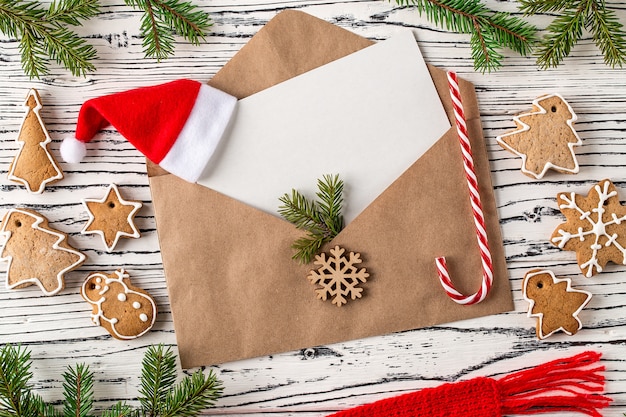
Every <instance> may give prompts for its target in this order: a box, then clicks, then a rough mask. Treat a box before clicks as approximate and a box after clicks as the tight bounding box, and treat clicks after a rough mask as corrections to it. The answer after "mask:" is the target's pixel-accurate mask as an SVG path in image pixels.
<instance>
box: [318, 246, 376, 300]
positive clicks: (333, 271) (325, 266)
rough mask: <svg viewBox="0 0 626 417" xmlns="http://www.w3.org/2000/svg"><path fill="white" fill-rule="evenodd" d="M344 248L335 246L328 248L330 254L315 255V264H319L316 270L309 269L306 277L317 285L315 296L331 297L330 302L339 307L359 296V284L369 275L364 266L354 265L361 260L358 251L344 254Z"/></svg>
mask: <svg viewBox="0 0 626 417" xmlns="http://www.w3.org/2000/svg"><path fill="white" fill-rule="evenodd" d="M345 251H346V250H345V249H343V248H341V247H339V246H335V247H334V248H333V249H331V250H330V256H328V257H326V254H325V253H322V254H321V255H316V256H315V262H314V264H315V265H319V268H318V269H317V270H313V271H311V273H310V274H309V276H308V277H307V278H308V279H309V281H311V283H312V284H317V285H319V288H317V289H316V290H315V292H316V293H317V298H318V299H321V300H324V301H326V300H327V299H328V298H329V297H333V299H332V301H331V302H332V303H333V304H335V305H336V306H337V307H341V306H342V305H343V304H346V303H347V302H348V298H347V297H350V298H351V299H352V300H356V299H357V298H361V295H362V292H363V288H360V287H359V284H361V283H364V282H366V280H367V278H368V277H369V276H370V275H369V274H368V273H367V271H366V269H365V268H361V269H358V268H357V267H356V266H355V265H358V264H360V263H361V262H362V260H361V255H360V254H359V253H354V252H350V254H349V255H348V256H347V257H346V256H344V253H345Z"/></svg>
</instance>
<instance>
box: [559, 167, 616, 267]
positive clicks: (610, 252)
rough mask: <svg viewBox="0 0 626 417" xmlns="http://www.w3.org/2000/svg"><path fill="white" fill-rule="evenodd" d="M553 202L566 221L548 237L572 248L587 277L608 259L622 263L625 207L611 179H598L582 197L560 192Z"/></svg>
mask: <svg viewBox="0 0 626 417" xmlns="http://www.w3.org/2000/svg"><path fill="white" fill-rule="evenodd" d="M557 203H558V205H559V209H560V210H561V212H562V213H563V214H564V215H565V218H566V219H567V221H566V222H565V223H562V224H561V225H559V226H558V227H557V228H556V229H555V230H554V233H552V237H551V238H550V241H551V242H552V243H553V244H554V245H556V246H558V247H559V248H561V249H564V250H571V251H575V252H576V259H577V261H578V266H579V267H580V270H581V271H582V272H583V274H585V276H586V277H587V278H590V277H592V276H593V275H596V274H597V273H599V272H602V269H603V268H604V267H605V266H606V264H607V263H608V262H609V261H611V262H614V263H616V264H621V265H626V221H624V220H626V207H624V206H622V205H621V204H620V202H619V197H618V195H617V191H616V189H615V186H614V185H613V183H612V182H611V181H609V180H606V179H605V180H602V181H600V182H599V183H598V184H596V185H595V186H594V187H593V188H592V189H591V191H589V194H588V195H587V196H586V197H583V196H581V195H578V194H575V193H573V192H572V193H561V194H559V195H557Z"/></svg>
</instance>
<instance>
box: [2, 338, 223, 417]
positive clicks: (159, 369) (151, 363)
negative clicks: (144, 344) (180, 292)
mask: <svg viewBox="0 0 626 417" xmlns="http://www.w3.org/2000/svg"><path fill="white" fill-rule="evenodd" d="M142 365H143V370H142V374H141V389H140V392H141V395H142V397H140V398H139V402H140V403H141V406H142V407H141V408H140V409H134V408H132V407H131V406H129V405H127V404H126V403H124V402H122V401H120V402H118V403H116V404H115V405H113V406H112V407H110V408H109V409H107V410H105V411H104V412H103V413H102V417H193V416H196V415H198V414H199V413H200V412H201V411H202V410H204V409H206V408H208V407H210V406H212V405H213V404H215V401H217V399H218V398H219V397H220V396H221V395H222V392H223V387H222V383H221V381H219V380H218V379H217V377H216V376H215V374H214V373H213V372H212V371H210V372H209V373H208V374H207V375H205V374H204V373H203V372H202V371H201V370H199V371H197V372H195V373H194V374H192V375H191V376H186V377H184V378H183V379H182V381H181V382H180V383H179V384H178V385H174V383H175V381H176V355H174V353H173V352H172V351H171V349H170V348H167V349H164V347H163V345H158V346H152V347H150V348H148V350H147V351H146V355H145V357H144V360H143V362H142ZM30 367H31V360H30V353H29V352H28V351H27V350H26V349H23V348H21V347H17V348H16V347H13V346H11V345H4V346H2V347H0V417H91V415H90V413H91V409H92V406H93V402H94V400H93V373H92V372H91V371H90V370H89V367H88V366H87V365H84V364H78V365H76V366H75V367H68V368H67V371H66V372H65V373H63V379H64V381H65V382H64V383H63V391H64V402H63V412H62V413H61V412H58V411H57V410H55V408H54V407H53V406H52V405H50V404H47V403H46V402H45V401H44V400H43V399H42V397H41V396H39V395H37V394H35V393H34V392H32V387H31V386H30V379H31V378H32V376H33V374H32V372H31V371H30Z"/></svg>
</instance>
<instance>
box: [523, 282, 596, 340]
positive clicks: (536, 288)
mask: <svg viewBox="0 0 626 417" xmlns="http://www.w3.org/2000/svg"><path fill="white" fill-rule="evenodd" d="M522 293H523V296H524V299H525V300H526V301H528V302H529V303H530V306H529V308H528V317H536V318H537V337H538V338H539V339H545V338H546V337H548V336H550V335H552V334H554V333H556V332H558V331H563V332H565V333H566V334H568V335H570V336H571V335H573V334H576V333H577V332H578V331H579V330H580V329H581V328H582V323H581V321H580V319H579V318H578V314H579V313H580V312H581V310H582V309H583V308H584V307H585V306H586V305H587V304H588V303H589V301H590V300H591V294H590V293H588V292H587V291H580V290H575V289H573V288H572V282H571V280H569V279H557V278H556V277H555V276H554V274H553V273H552V271H548V270H532V271H529V272H528V273H527V274H526V276H525V277H524V282H523V284H522Z"/></svg>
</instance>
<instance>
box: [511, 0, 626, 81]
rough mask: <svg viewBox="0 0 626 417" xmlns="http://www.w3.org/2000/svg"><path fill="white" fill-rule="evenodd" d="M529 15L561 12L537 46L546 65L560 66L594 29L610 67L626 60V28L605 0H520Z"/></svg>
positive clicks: (545, 66)
mask: <svg viewBox="0 0 626 417" xmlns="http://www.w3.org/2000/svg"><path fill="white" fill-rule="evenodd" d="M520 3H521V5H520V11H522V12H524V13H525V14H526V15H533V14H537V13H558V14H559V15H558V16H557V17H556V18H555V19H554V20H553V21H552V22H551V23H550V25H548V27H547V28H546V31H547V34H546V35H545V36H544V38H543V39H542V40H541V42H540V46H539V48H538V50H537V55H538V57H537V65H539V67H541V68H543V69H546V68H550V67H556V66H558V65H559V64H560V63H561V62H562V61H563V59H564V58H565V57H567V56H569V54H570V52H571V51H572V48H573V47H574V46H575V45H576V44H577V43H578V41H579V40H580V39H581V38H582V36H583V30H587V31H588V32H590V33H591V35H592V37H593V41H594V42H595V44H596V46H597V47H598V49H599V50H600V51H601V53H602V55H603V56H604V63H605V64H606V65H608V66H610V67H613V68H615V67H622V66H623V65H624V64H625V63H626V31H625V30H624V26H623V25H622V23H621V22H620V21H619V20H618V19H617V16H616V14H615V12H614V11H612V10H609V9H607V7H606V4H605V1H604V0H520Z"/></svg>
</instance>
